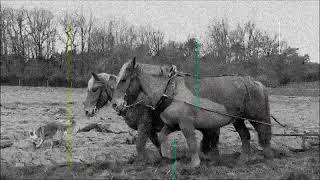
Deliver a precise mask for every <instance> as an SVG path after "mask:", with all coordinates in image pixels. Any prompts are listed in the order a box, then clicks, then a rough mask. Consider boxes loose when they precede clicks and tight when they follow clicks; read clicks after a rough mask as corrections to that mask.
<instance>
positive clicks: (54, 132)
mask: <svg viewBox="0 0 320 180" xmlns="http://www.w3.org/2000/svg"><path fill="white" fill-rule="evenodd" d="M74 124H75V122H74V121H71V127H72V126H74ZM67 129H68V125H66V124H62V123H58V122H50V123H47V124H45V125H43V126H40V127H39V128H38V129H37V130H35V131H33V132H30V133H29V134H30V138H31V140H32V143H33V144H34V145H35V146H36V148H39V147H40V146H41V145H42V143H43V142H44V141H46V140H51V149H52V148H53V145H54V140H58V141H60V142H62V140H63V138H64V137H66V135H67Z"/></svg>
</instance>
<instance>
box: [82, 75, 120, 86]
mask: <svg viewBox="0 0 320 180" xmlns="http://www.w3.org/2000/svg"><path fill="white" fill-rule="evenodd" d="M97 76H98V77H99V78H100V79H101V80H103V81H105V82H108V81H109V79H110V77H114V78H115V79H118V76H116V75H114V74H108V73H99V74H97ZM95 82H97V81H96V80H95V79H94V77H93V76H91V78H90V79H89V81H88V90H91V88H92V87H93V84H94V83H95Z"/></svg>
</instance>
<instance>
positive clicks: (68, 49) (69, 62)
mask: <svg viewBox="0 0 320 180" xmlns="http://www.w3.org/2000/svg"><path fill="white" fill-rule="evenodd" d="M70 31H71V29H70V25H68V40H67V45H68V48H67V53H68V54H67V56H68V103H67V106H68V132H67V133H68V159H67V161H68V173H69V176H70V175H71V167H70V165H71V162H70V159H71V157H70V156H71V154H70V149H71V142H70V139H71V137H70V136H71V131H70V127H71V122H70V117H71V107H70V106H71V103H70V101H71V97H70V91H71V88H70V84H71V81H70V68H71V67H70V66H71V60H70V51H71V45H70Z"/></svg>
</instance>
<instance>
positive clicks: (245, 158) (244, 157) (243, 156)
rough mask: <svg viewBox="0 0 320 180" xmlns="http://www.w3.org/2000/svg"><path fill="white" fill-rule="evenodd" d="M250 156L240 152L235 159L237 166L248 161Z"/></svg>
mask: <svg viewBox="0 0 320 180" xmlns="http://www.w3.org/2000/svg"><path fill="white" fill-rule="evenodd" d="M249 160H250V158H249V155H248V154H244V153H242V154H241V155H240V157H239V159H238V161H237V165H238V166H242V165H245V164H246V163H247V162H249Z"/></svg>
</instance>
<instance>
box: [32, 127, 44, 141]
mask: <svg viewBox="0 0 320 180" xmlns="http://www.w3.org/2000/svg"><path fill="white" fill-rule="evenodd" d="M42 131H43V127H39V128H38V129H37V130H34V131H31V132H29V135H30V139H31V141H32V143H33V144H34V145H38V144H39V143H40V141H41V132H42Z"/></svg>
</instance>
